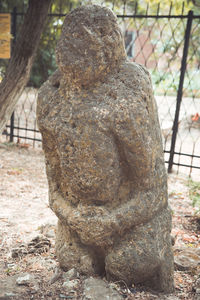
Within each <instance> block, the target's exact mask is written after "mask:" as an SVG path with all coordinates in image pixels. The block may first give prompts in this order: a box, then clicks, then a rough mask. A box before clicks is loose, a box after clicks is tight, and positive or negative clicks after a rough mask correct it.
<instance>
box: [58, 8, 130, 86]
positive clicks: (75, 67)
mask: <svg viewBox="0 0 200 300" xmlns="http://www.w3.org/2000/svg"><path fill="white" fill-rule="evenodd" d="M56 58H57V64H58V67H59V69H60V71H61V72H62V74H63V75H64V78H66V80H68V81H69V82H74V83H75V84H77V85H83V86H84V85H88V84H91V83H93V82H95V81H97V80H99V79H101V78H103V77H105V75H106V74H107V73H108V72H110V71H112V70H113V69H116V68H118V66H119V65H120V64H121V62H122V61H123V60H125V59H126V53H125V48H124V40H123V36H122V33H121V30H120V28H119V26H118V24H117V17H116V16H115V15H114V14H113V12H112V11H111V10H110V9H108V8H105V7H101V6H98V5H88V6H82V7H79V8H77V9H75V10H73V11H72V12H71V13H69V14H68V15H67V16H66V18H65V21H64V24H63V28H62V33H61V37H60V40H59V41H58V44H57V48H56Z"/></svg>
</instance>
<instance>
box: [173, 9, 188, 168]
mask: <svg viewBox="0 0 200 300" xmlns="http://www.w3.org/2000/svg"><path fill="white" fill-rule="evenodd" d="M192 19H193V11H191V10H190V11H189V13H188V19H187V25H186V31H185V42H184V48H183V56H182V61H181V73H180V80H179V86H178V93H177V98H176V111H175V116H174V122H173V127H172V132H173V133H172V140H171V147H170V157H169V165H168V173H170V172H172V166H173V162H174V150H175V145H176V137H177V132H178V121H179V113H180V107H181V101H182V95H183V84H184V77H185V71H186V66H187V55H188V48H189V41H190V33H191V28H192Z"/></svg>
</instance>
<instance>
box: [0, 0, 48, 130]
mask: <svg viewBox="0 0 200 300" xmlns="http://www.w3.org/2000/svg"><path fill="white" fill-rule="evenodd" d="M50 3H51V0H29V7H28V10H27V12H26V15H25V18H24V23H23V25H22V28H21V31H20V35H19V38H18V39H17V41H16V44H15V48H14V51H13V53H12V56H11V59H10V62H9V65H8V68H7V71H6V74H5V77H4V79H3V80H2V82H1V83H0V134H1V133H2V131H3V129H4V127H5V125H6V123H7V121H8V120H9V118H10V116H11V114H12V112H13V110H14V108H15V105H16V103H17V100H18V99H19V97H20V95H21V94H22V92H23V90H24V87H25V86H26V84H27V82H28V80H29V76H30V71H31V67H32V64H33V59H34V56H35V53H36V51H37V48H38V45H39V41H40V36H41V33H42V31H43V28H44V25H45V20H46V18H47V14H48V9H49V6H50Z"/></svg>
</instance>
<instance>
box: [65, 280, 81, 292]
mask: <svg viewBox="0 0 200 300" xmlns="http://www.w3.org/2000/svg"><path fill="white" fill-rule="evenodd" d="M78 286H79V280H78V279H73V280H67V281H65V282H64V283H63V287H64V288H65V289H66V291H68V292H73V291H74V289H76V288H78Z"/></svg>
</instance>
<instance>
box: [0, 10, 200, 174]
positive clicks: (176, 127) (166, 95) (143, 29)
mask: <svg viewBox="0 0 200 300" xmlns="http://www.w3.org/2000/svg"><path fill="white" fill-rule="evenodd" d="M12 16H13V22H14V20H15V23H16V25H15V26H17V21H16V19H18V18H19V19H20V18H23V14H22V13H17V12H16V11H13V14H12ZM64 16H65V14H62V13H60V12H59V13H54V14H53V13H50V14H49V16H48V22H47V26H46V30H45V31H44V34H43V38H42V39H41V43H40V48H39V51H38V55H37V58H36V62H35V64H34V66H33V70H32V76H31V80H30V82H29V85H31V86H32V87H27V88H26V89H25V90H24V92H23V94H22V96H21V97H20V99H19V102H18V105H17V107H16V109H15V112H14V114H13V116H12V118H11V120H10V122H9V124H7V126H6V129H5V131H4V133H5V135H6V136H7V138H8V139H10V141H14V142H18V143H28V142H29V143H30V142H32V143H33V145H34V146H35V145H40V144H41V136H40V133H39V131H38V129H37V124H36V116H35V112H36V98H37V90H38V88H34V87H33V86H40V85H41V83H42V82H43V81H45V80H46V79H47V78H48V76H49V75H50V74H51V73H52V72H53V71H54V70H55V69H56V64H55V56H54V48H55V45H56V41H57V39H58V37H59V33H60V30H61V26H62V23H63V20H64ZM118 20H119V24H120V26H121V29H122V31H123V34H124V38H125V47H126V50H127V54H128V57H129V59H130V60H131V61H135V62H138V63H141V64H143V65H145V66H146V67H147V68H148V70H149V71H150V73H151V76H152V84H153V88H154V93H155V98H156V101H157V104H158V113H159V119H160V125H161V130H162V133H163V146H164V152H165V161H166V164H167V166H168V171H169V172H170V171H171V170H172V167H173V170H177V171H181V170H182V171H183V172H185V173H187V174H191V173H192V172H199V170H200V80H199V78H200V48H199V43H200V16H199V15H194V13H193V12H192V11H189V12H188V13H187V14H185V13H184V7H183V9H182V14H181V15H176V14H173V13H172V5H171V6H170V8H169V12H168V13H167V14H165V15H160V14H159V6H158V9H157V14H156V15H154V14H149V13H148V9H147V11H146V14H139V13H137V8H136V7H135V12H134V14H130V13H129V11H128V12H125V8H123V14H121V13H118ZM15 31H16V35H17V29H16V28H15V27H13V32H15ZM1 66H2V65H1V63H0V70H1ZM180 169H181V170H180Z"/></svg>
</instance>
